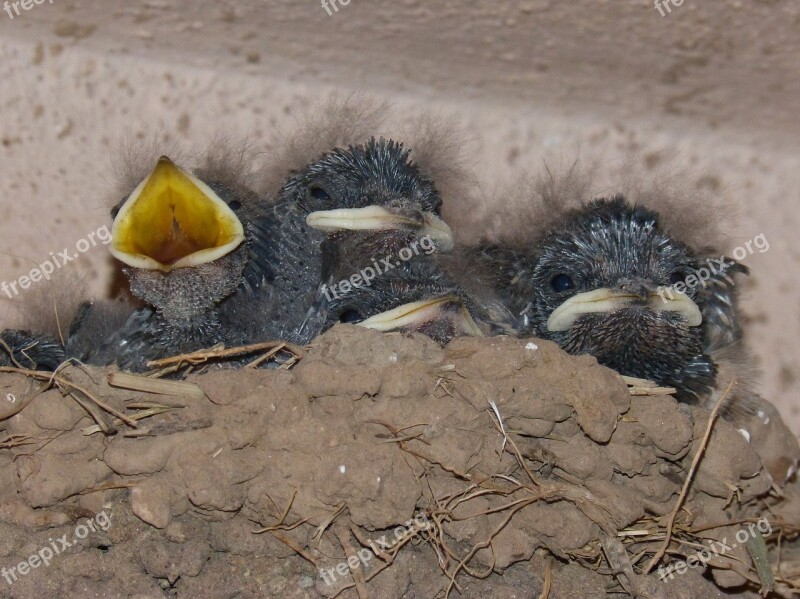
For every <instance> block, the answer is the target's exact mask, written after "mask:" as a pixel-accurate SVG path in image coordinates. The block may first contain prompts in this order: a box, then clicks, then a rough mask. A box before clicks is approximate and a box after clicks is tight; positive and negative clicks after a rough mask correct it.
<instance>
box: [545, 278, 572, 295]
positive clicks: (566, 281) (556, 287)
mask: <svg viewBox="0 0 800 599" xmlns="http://www.w3.org/2000/svg"><path fill="white" fill-rule="evenodd" d="M550 286H551V287H552V288H553V291H557V292H559V293H561V292H562V291H569V290H570V289H574V288H575V282H574V281H573V280H572V277H571V276H569V275H565V274H560V275H556V276H554V277H553V278H552V279H550Z"/></svg>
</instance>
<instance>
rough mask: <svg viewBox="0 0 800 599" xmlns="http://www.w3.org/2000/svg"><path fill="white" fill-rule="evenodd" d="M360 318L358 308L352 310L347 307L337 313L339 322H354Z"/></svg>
mask: <svg viewBox="0 0 800 599" xmlns="http://www.w3.org/2000/svg"><path fill="white" fill-rule="evenodd" d="M360 320H363V318H362V316H361V314H360V313H359V312H358V310H354V309H353V308H348V309H347V310H344V311H343V312H342V313H341V314H339V322H348V323H354V322H358V321H360Z"/></svg>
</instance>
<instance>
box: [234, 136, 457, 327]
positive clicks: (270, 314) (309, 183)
mask: <svg viewBox="0 0 800 599" xmlns="http://www.w3.org/2000/svg"><path fill="white" fill-rule="evenodd" d="M441 204H442V200H441V198H440V197H439V193H438V191H437V190H436V188H435V186H434V184H433V182H432V181H431V180H430V179H429V178H428V177H427V176H426V175H425V173H424V172H423V171H422V170H421V169H420V167H419V166H417V165H416V164H415V163H414V162H413V161H412V160H411V158H410V153H409V151H408V150H406V149H405V148H404V147H403V144H401V143H399V142H395V141H393V140H386V139H375V138H372V139H369V140H368V141H366V142H365V143H363V144H358V145H351V146H349V147H347V148H334V149H333V150H331V151H329V152H327V153H325V154H323V155H322V156H320V157H317V158H316V159H315V160H314V161H312V162H311V163H310V164H308V165H307V166H306V167H305V168H303V169H301V170H299V171H297V172H295V173H293V174H292V175H291V176H290V177H289V179H288V180H287V181H286V183H285V184H284V185H283V187H282V189H281V191H280V194H279V197H278V199H277V201H275V202H274V203H273V204H272V205H271V207H270V212H269V215H268V217H267V219H266V220H265V221H264V223H262V227H263V228H264V229H265V230H268V231H270V236H269V238H268V240H267V241H266V243H265V246H264V252H263V260H264V262H263V267H264V270H265V273H266V276H265V280H266V285H265V287H264V293H263V294H261V296H260V297H259V299H258V301H257V302H256V303H252V302H250V301H249V299H245V298H232V302H231V304H232V305H233V306H234V309H233V310H231V311H230V312H229V313H227V312H226V316H233V317H235V318H237V319H238V318H241V317H242V314H243V313H247V312H250V313H252V312H253V311H256V312H258V313H259V314H260V318H259V322H260V323H261V329H260V330H259V331H258V333H257V336H258V337H259V338H261V339H262V340H263V339H270V338H271V339H275V338H278V339H289V340H293V341H295V342H301V343H302V342H306V341H308V340H310V339H311V338H313V337H314V336H316V334H318V333H319V332H320V331H321V327H322V325H323V319H322V313H321V302H322V301H323V300H322V297H321V294H320V285H321V284H322V283H325V282H328V283H329V284H330V283H331V278H332V276H333V275H332V273H333V271H334V270H335V269H336V268H337V265H338V264H339V263H340V262H341V261H344V260H349V258H348V257H349V256H352V255H353V254H354V247H355V246H358V248H359V249H358V251H357V253H359V254H360V255H361V256H362V257H363V258H364V259H368V258H369V259H371V258H373V257H379V256H385V255H387V254H389V253H391V252H392V251H393V250H394V249H396V248H400V247H402V246H404V245H405V244H406V243H409V242H410V241H411V240H413V239H418V238H421V237H427V238H429V239H432V240H434V242H435V243H436V244H437V245H438V247H440V248H442V249H448V248H450V247H452V233H451V231H450V228H449V227H448V226H447V225H446V224H445V223H444V221H442V220H441V218H440V216H439V213H440V208H441ZM242 300H243V301H246V302H247V303H246V305H245V304H243V301H242Z"/></svg>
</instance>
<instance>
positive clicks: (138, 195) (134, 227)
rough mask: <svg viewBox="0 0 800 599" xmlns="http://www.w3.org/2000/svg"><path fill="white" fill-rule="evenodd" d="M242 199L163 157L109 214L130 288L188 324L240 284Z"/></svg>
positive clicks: (171, 318)
mask: <svg viewBox="0 0 800 599" xmlns="http://www.w3.org/2000/svg"><path fill="white" fill-rule="evenodd" d="M241 199H242V198H240V197H238V196H237V194H236V193H234V192H233V191H232V190H231V189H230V188H229V187H228V186H225V185H217V184H214V183H205V182H204V181H201V180H200V179H199V178H197V177H195V176H194V175H192V174H191V173H189V172H186V171H184V170H182V169H181V168H179V167H178V166H177V165H175V164H174V163H173V162H172V161H171V160H170V159H169V158H167V157H166V156H162V157H161V158H160V159H159V160H158V161H157V162H156V164H155V166H154V167H153V169H152V171H151V172H150V173H149V175H147V176H146V177H145V178H144V179H143V180H142V181H141V182H140V183H139V184H138V185H137V186H136V187H135V189H134V190H133V192H132V193H131V194H130V195H129V196H128V197H127V198H126V199H125V200H123V202H122V203H121V204H120V205H118V206H117V207H115V208H114V209H113V210H112V216H113V217H114V222H113V225H112V228H111V253H112V254H113V255H114V257H116V258H117V259H118V260H120V261H121V262H123V263H125V264H126V265H127V266H128V268H126V269H125V272H126V274H127V275H128V277H129V278H130V282H131V291H132V292H133V293H134V294H135V295H136V296H138V297H140V298H141V299H143V300H144V301H145V302H147V303H148V304H150V305H152V306H154V307H155V308H156V309H157V310H158V311H159V313H161V314H162V315H163V316H165V317H166V319H167V321H168V322H170V323H173V324H178V323H181V322H184V321H185V322H186V323H187V324H190V323H191V322H192V321H193V319H194V318H195V317H197V316H198V315H200V314H203V313H204V312H205V311H207V310H208V309H210V308H211V307H212V306H213V305H215V304H216V303H217V302H219V301H221V300H222V299H223V298H225V297H226V296H227V295H229V294H231V293H233V291H234V290H235V289H236V287H237V286H238V285H239V283H240V281H241V278H242V272H243V269H244V267H245V263H246V259H247V251H246V245H247V244H245V243H243V242H244V241H245V230H244V227H243V225H242V222H241V221H240V220H239V217H238V216H237V214H236V211H237V210H238V209H239V208H240V207H241V201H240V200H241Z"/></svg>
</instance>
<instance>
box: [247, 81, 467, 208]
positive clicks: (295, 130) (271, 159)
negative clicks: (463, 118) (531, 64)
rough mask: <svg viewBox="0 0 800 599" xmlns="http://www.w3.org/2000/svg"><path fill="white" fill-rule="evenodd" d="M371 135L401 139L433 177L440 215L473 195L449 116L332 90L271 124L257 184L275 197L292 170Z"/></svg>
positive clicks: (461, 142)
mask: <svg viewBox="0 0 800 599" xmlns="http://www.w3.org/2000/svg"><path fill="white" fill-rule="evenodd" d="M372 138H376V139H379V138H384V139H386V140H393V141H395V142H397V143H400V144H402V146H403V148H405V149H406V150H407V151H408V152H409V158H410V160H411V162H413V164H414V165H415V168H417V169H419V172H420V175H421V176H422V177H423V178H425V179H428V180H430V181H433V182H434V184H435V186H436V189H437V190H438V191H439V194H440V196H441V198H442V200H443V201H444V212H445V220H448V218H449V216H453V217H454V218H455V217H456V216H457V213H456V211H455V210H454V209H453V207H456V206H458V204H459V203H463V202H462V199H463V198H465V197H468V196H470V195H474V193H475V188H476V187H477V185H476V182H475V179H474V177H473V176H472V175H471V174H470V173H469V169H468V168H467V167H466V159H465V154H466V153H467V148H468V146H469V143H468V141H467V138H466V136H465V135H464V133H463V130H462V129H461V128H460V127H459V126H458V125H457V124H456V123H455V122H454V121H453V120H452V119H448V118H446V117H440V116H436V115H433V114H423V115H421V116H414V117H410V116H409V115H408V114H405V112H404V111H401V110H390V108H389V107H388V105H387V103H386V102H381V101H378V100H374V99H369V98H365V97H362V96H358V95H353V96H348V97H345V98H342V97H339V96H336V95H333V96H331V97H329V98H327V99H325V100H322V101H320V102H317V103H314V104H312V105H310V106H309V107H307V108H306V109H304V110H301V111H299V112H298V114H296V115H294V118H293V119H292V124H291V126H288V127H283V128H278V129H276V130H275V131H274V132H273V133H272V135H271V140H270V141H271V143H270V148H269V149H268V151H267V160H266V164H265V166H264V167H263V169H262V171H261V174H260V177H259V184H258V186H257V187H258V189H259V190H261V191H263V192H264V193H265V194H266V195H267V196H269V197H272V198H277V197H278V196H279V195H280V191H281V189H282V188H283V185H284V183H285V182H286V181H287V179H288V177H289V176H291V175H292V174H295V173H299V172H301V171H302V170H304V169H305V168H306V167H307V166H308V165H309V164H312V163H314V162H317V161H319V160H320V159H321V158H323V157H324V156H325V155H327V154H328V153H331V152H332V151H334V150H336V149H338V150H345V149H347V148H349V147H351V146H361V145H364V144H366V143H368V142H369V141H370V139H372ZM450 204H452V207H450V206H449V205H450Z"/></svg>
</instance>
